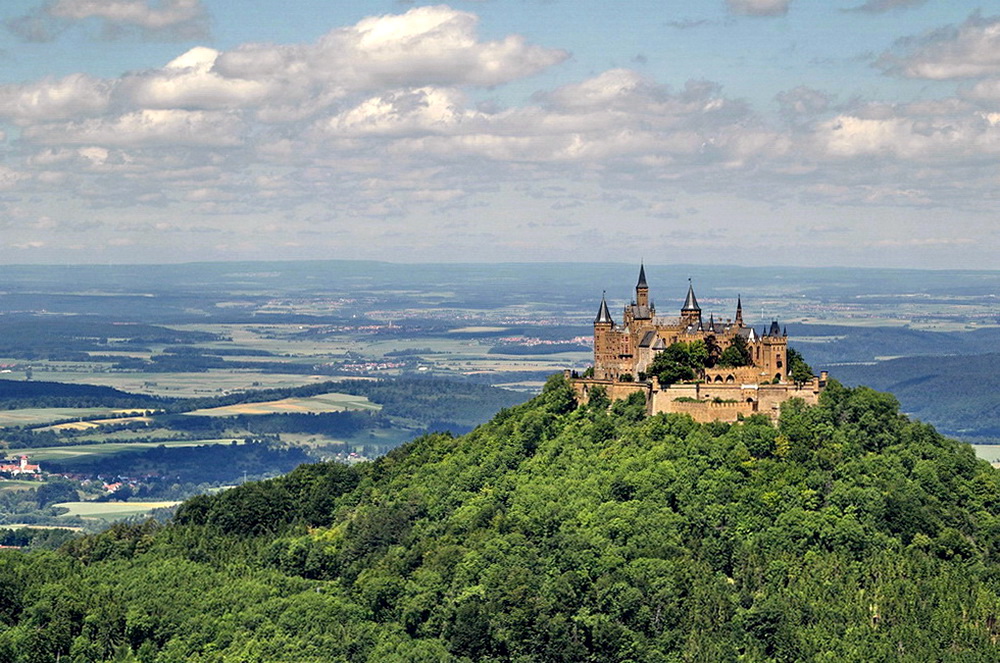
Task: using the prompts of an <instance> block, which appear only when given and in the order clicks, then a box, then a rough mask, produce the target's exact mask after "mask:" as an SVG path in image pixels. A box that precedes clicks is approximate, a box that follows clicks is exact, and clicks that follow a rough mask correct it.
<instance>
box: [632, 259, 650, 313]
mask: <svg viewBox="0 0 1000 663" xmlns="http://www.w3.org/2000/svg"><path fill="white" fill-rule="evenodd" d="M635 303H636V304H638V305H639V306H649V285H647V284H646V267H645V265H643V264H642V263H639V282H638V283H636V284H635Z"/></svg>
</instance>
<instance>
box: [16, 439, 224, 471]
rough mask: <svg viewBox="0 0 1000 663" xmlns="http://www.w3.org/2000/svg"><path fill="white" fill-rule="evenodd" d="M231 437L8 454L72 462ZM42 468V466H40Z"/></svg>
mask: <svg viewBox="0 0 1000 663" xmlns="http://www.w3.org/2000/svg"><path fill="white" fill-rule="evenodd" d="M232 443H233V439H232V438H223V439H215V440H175V441H169V442H130V443H115V442H109V443H105V444H77V445H71V446H59V447H39V448H36V449H9V450H8V451H7V453H8V454H11V455H16V454H26V455H27V456H28V457H29V458H30V459H31V462H33V463H35V462H41V463H44V462H45V461H47V460H51V461H59V462H66V461H69V462H73V461H78V460H84V459H87V458H90V457H93V456H112V455H115V454H120V453H134V452H137V451H145V450H146V449H151V448H153V447H159V446H164V447H198V446H205V445H213V444H232ZM236 443H237V444H241V442H240V441H239V440H237V441H236ZM42 469H44V467H43V468H42Z"/></svg>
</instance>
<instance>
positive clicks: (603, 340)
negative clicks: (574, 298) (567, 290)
mask: <svg viewBox="0 0 1000 663" xmlns="http://www.w3.org/2000/svg"><path fill="white" fill-rule="evenodd" d="M614 327H615V321H614V320H612V319H611V311H610V310H608V302H607V299H606V298H605V295H604V294H601V306H600V308H598V309H597V317H596V318H594V377H596V378H598V379H606V378H613V377H615V375H616V374H617V368H616V365H615V357H616V355H617V354H618V352H617V349H618V348H617V344H616V343H615V338H616V334H615V331H614Z"/></svg>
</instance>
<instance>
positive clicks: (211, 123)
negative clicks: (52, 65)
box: [23, 110, 244, 147]
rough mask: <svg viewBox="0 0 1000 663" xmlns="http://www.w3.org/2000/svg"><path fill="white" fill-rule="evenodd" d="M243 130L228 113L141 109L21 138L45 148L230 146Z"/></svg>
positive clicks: (38, 129) (33, 130)
mask: <svg viewBox="0 0 1000 663" xmlns="http://www.w3.org/2000/svg"><path fill="white" fill-rule="evenodd" d="M243 130H244V125H243V122H242V121H241V120H240V118H239V117H238V116H237V115H235V114H233V113H229V112H210V111H187V110H141V111H135V112H132V113H126V114H124V115H120V116H117V117H111V118H95V119H90V120H82V121H78V122H63V123H50V124H42V125H37V126H33V127H29V128H26V129H25V130H24V134H23V135H24V137H25V138H26V139H28V140H30V141H32V142H36V143H40V144H45V145H101V146H109V147H142V146H146V147H148V146H177V145H182V146H185V145H186V146H194V147H231V146H236V145H239V144H240V143H241V142H242V140H243V138H242V134H243Z"/></svg>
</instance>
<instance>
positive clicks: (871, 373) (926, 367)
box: [831, 353, 1000, 444]
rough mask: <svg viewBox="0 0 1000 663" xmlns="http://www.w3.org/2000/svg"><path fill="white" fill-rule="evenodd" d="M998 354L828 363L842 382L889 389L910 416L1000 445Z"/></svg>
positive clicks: (968, 438)
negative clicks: (873, 362)
mask: <svg viewBox="0 0 1000 663" xmlns="http://www.w3.org/2000/svg"><path fill="white" fill-rule="evenodd" d="M997 366H1000V353H989V354H977V355H956V356H930V357H902V358H899V359H891V360H888V361H883V362H879V363H877V364H871V365H841V366H834V367H831V371H832V374H833V375H834V376H836V377H837V378H838V379H839V380H841V381H843V382H844V383H845V384H850V385H857V384H867V385H871V386H872V387H874V388H876V389H880V390H884V391H889V392H892V393H893V394H894V395H895V396H896V397H897V398H899V401H900V402H901V403H902V404H903V409H904V411H906V412H907V413H908V414H910V415H911V416H913V417H915V418H918V419H922V420H924V421H928V422H931V423H933V424H934V425H935V426H936V427H937V428H939V429H941V430H942V431H943V432H945V433H947V434H949V435H956V436H959V437H961V438H962V439H964V440H967V441H970V442H982V443H985V444H994V443H1000V397H998V394H1000V374H998V373H997Z"/></svg>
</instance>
